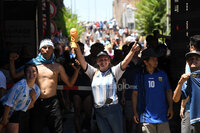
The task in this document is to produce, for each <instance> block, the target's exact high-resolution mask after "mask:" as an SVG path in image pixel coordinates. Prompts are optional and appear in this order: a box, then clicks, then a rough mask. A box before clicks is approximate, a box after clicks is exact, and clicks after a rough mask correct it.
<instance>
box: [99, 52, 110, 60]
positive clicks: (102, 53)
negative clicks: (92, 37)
mask: <svg viewBox="0 0 200 133" xmlns="http://www.w3.org/2000/svg"><path fill="white" fill-rule="evenodd" d="M103 55H104V56H108V57H109V55H108V53H107V52H106V51H101V52H99V53H98V54H97V58H99V57H100V56H103Z"/></svg>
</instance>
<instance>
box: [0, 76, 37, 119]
mask: <svg viewBox="0 0 200 133" xmlns="http://www.w3.org/2000/svg"><path fill="white" fill-rule="evenodd" d="M33 89H34V90H35V92H36V94H37V96H36V97H37V98H38V97H39V95H40V88H39V87H38V86H37V85H36V84H34V86H33ZM31 90H32V89H31V88H29V87H28V85H27V82H26V79H22V80H20V81H19V82H17V83H16V84H15V85H14V86H13V87H12V88H11V89H10V90H9V91H8V93H6V95H4V96H3V97H2V98H1V100H0V101H1V102H2V104H3V105H7V106H9V107H11V108H10V112H9V116H11V115H12V112H13V111H19V110H21V111H24V112H26V111H27V109H28V107H29V104H30V103H31V96H30V92H31Z"/></svg>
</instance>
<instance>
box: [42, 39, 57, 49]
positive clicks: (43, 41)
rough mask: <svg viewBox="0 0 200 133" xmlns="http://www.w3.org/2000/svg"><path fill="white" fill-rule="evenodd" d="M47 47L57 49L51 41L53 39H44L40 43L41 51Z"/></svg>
mask: <svg viewBox="0 0 200 133" xmlns="http://www.w3.org/2000/svg"><path fill="white" fill-rule="evenodd" d="M46 45H49V46H52V47H53V49H54V48H55V47H54V44H53V42H52V41H51V39H44V40H42V41H41V42H40V47H39V50H40V49H41V48H42V47H44V46H46Z"/></svg>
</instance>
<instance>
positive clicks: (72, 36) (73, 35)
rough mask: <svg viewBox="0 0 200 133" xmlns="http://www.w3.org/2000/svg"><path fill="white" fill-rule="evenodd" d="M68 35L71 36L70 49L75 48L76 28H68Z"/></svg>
mask: <svg viewBox="0 0 200 133" xmlns="http://www.w3.org/2000/svg"><path fill="white" fill-rule="evenodd" d="M70 36H71V48H72V49H76V48H77V45H76V41H77V30H76V28H72V29H71V30H70Z"/></svg>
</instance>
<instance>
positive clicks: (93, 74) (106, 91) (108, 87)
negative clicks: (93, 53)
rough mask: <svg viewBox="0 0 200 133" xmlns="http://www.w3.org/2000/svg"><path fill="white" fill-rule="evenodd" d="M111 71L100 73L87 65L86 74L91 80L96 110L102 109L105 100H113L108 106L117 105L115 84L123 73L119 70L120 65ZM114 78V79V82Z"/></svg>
mask: <svg viewBox="0 0 200 133" xmlns="http://www.w3.org/2000/svg"><path fill="white" fill-rule="evenodd" d="M111 69H112V72H111ZM111 69H108V70H107V71H105V72H101V71H100V70H99V69H96V68H94V67H93V66H91V65H89V64H87V69H86V74H87V75H88V76H89V78H90V79H91V80H92V84H91V86H92V93H93V97H94V103H95V107H96V108H100V107H102V106H103V105H104V104H105V102H106V99H107V98H110V99H112V100H113V101H112V102H111V103H110V104H117V103H118V97H117V94H116V92H117V86H116V82H117V81H118V80H119V79H120V77H121V76H122V74H123V73H124V71H123V70H122V69H121V63H119V64H118V65H116V66H114V67H111ZM112 73H113V74H112ZM114 78H116V82H115V79H114Z"/></svg>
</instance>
